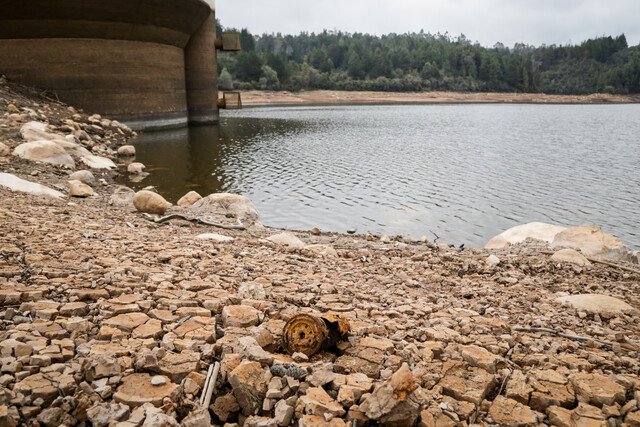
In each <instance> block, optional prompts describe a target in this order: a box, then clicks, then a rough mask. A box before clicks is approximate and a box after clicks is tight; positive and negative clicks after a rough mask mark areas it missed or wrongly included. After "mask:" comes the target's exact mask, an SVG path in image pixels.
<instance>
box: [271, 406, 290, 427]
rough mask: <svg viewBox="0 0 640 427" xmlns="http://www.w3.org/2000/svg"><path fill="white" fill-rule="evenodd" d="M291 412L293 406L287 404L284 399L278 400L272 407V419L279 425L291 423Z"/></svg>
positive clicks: (281, 426)
mask: <svg viewBox="0 0 640 427" xmlns="http://www.w3.org/2000/svg"><path fill="white" fill-rule="evenodd" d="M293 414H294V409H293V406H291V405H289V404H288V403H287V401H286V400H279V401H278V403H276V407H275V409H274V415H273V419H274V421H275V422H276V424H278V425H279V426H280V427H285V426H288V425H289V424H291V420H292V419H293Z"/></svg>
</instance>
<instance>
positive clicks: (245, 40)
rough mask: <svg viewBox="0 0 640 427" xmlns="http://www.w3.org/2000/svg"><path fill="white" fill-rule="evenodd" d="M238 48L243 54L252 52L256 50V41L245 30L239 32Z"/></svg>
mask: <svg viewBox="0 0 640 427" xmlns="http://www.w3.org/2000/svg"><path fill="white" fill-rule="evenodd" d="M240 46H242V50H243V51H245V52H252V51H254V50H255V49H256V40H255V39H254V38H253V35H252V34H251V33H250V32H249V31H248V30H247V29H246V28H243V29H242V31H240Z"/></svg>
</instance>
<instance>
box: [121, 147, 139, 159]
mask: <svg viewBox="0 0 640 427" xmlns="http://www.w3.org/2000/svg"><path fill="white" fill-rule="evenodd" d="M135 155H136V147H134V146H133V145H123V146H121V147H119V148H118V156H120V157H132V156H135Z"/></svg>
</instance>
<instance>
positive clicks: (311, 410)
mask: <svg viewBox="0 0 640 427" xmlns="http://www.w3.org/2000/svg"><path fill="white" fill-rule="evenodd" d="M296 406H297V409H296V412H299V413H302V414H308V415H317V416H319V417H324V419H325V420H326V419H331V418H335V417H341V416H343V415H344V414H345V410H344V408H343V407H342V405H341V404H339V403H338V402H337V401H336V400H334V399H333V398H332V397H331V396H329V394H327V392H326V391H325V390H324V389H323V388H322V387H311V388H309V389H308V390H307V393H306V394H305V395H304V396H301V397H300V398H299V399H298V402H297V403H296Z"/></svg>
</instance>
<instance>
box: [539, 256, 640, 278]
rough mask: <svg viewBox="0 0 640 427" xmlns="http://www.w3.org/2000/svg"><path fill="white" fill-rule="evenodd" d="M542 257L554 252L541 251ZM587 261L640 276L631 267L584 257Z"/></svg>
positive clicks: (639, 271)
mask: <svg viewBox="0 0 640 427" xmlns="http://www.w3.org/2000/svg"><path fill="white" fill-rule="evenodd" d="M541 253H542V254H543V255H553V254H554V253H555V252H551V251H542V252H541ZM585 258H586V259H587V260H588V261H590V262H592V263H594V264H602V265H606V266H607V267H611V268H619V269H620V270H624V271H628V272H629V273H635V274H640V270H636V269H635V268H633V267H627V266H625V265H620V264H616V263H613V262H609V261H602V260H599V259H596V258H592V257H585Z"/></svg>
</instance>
